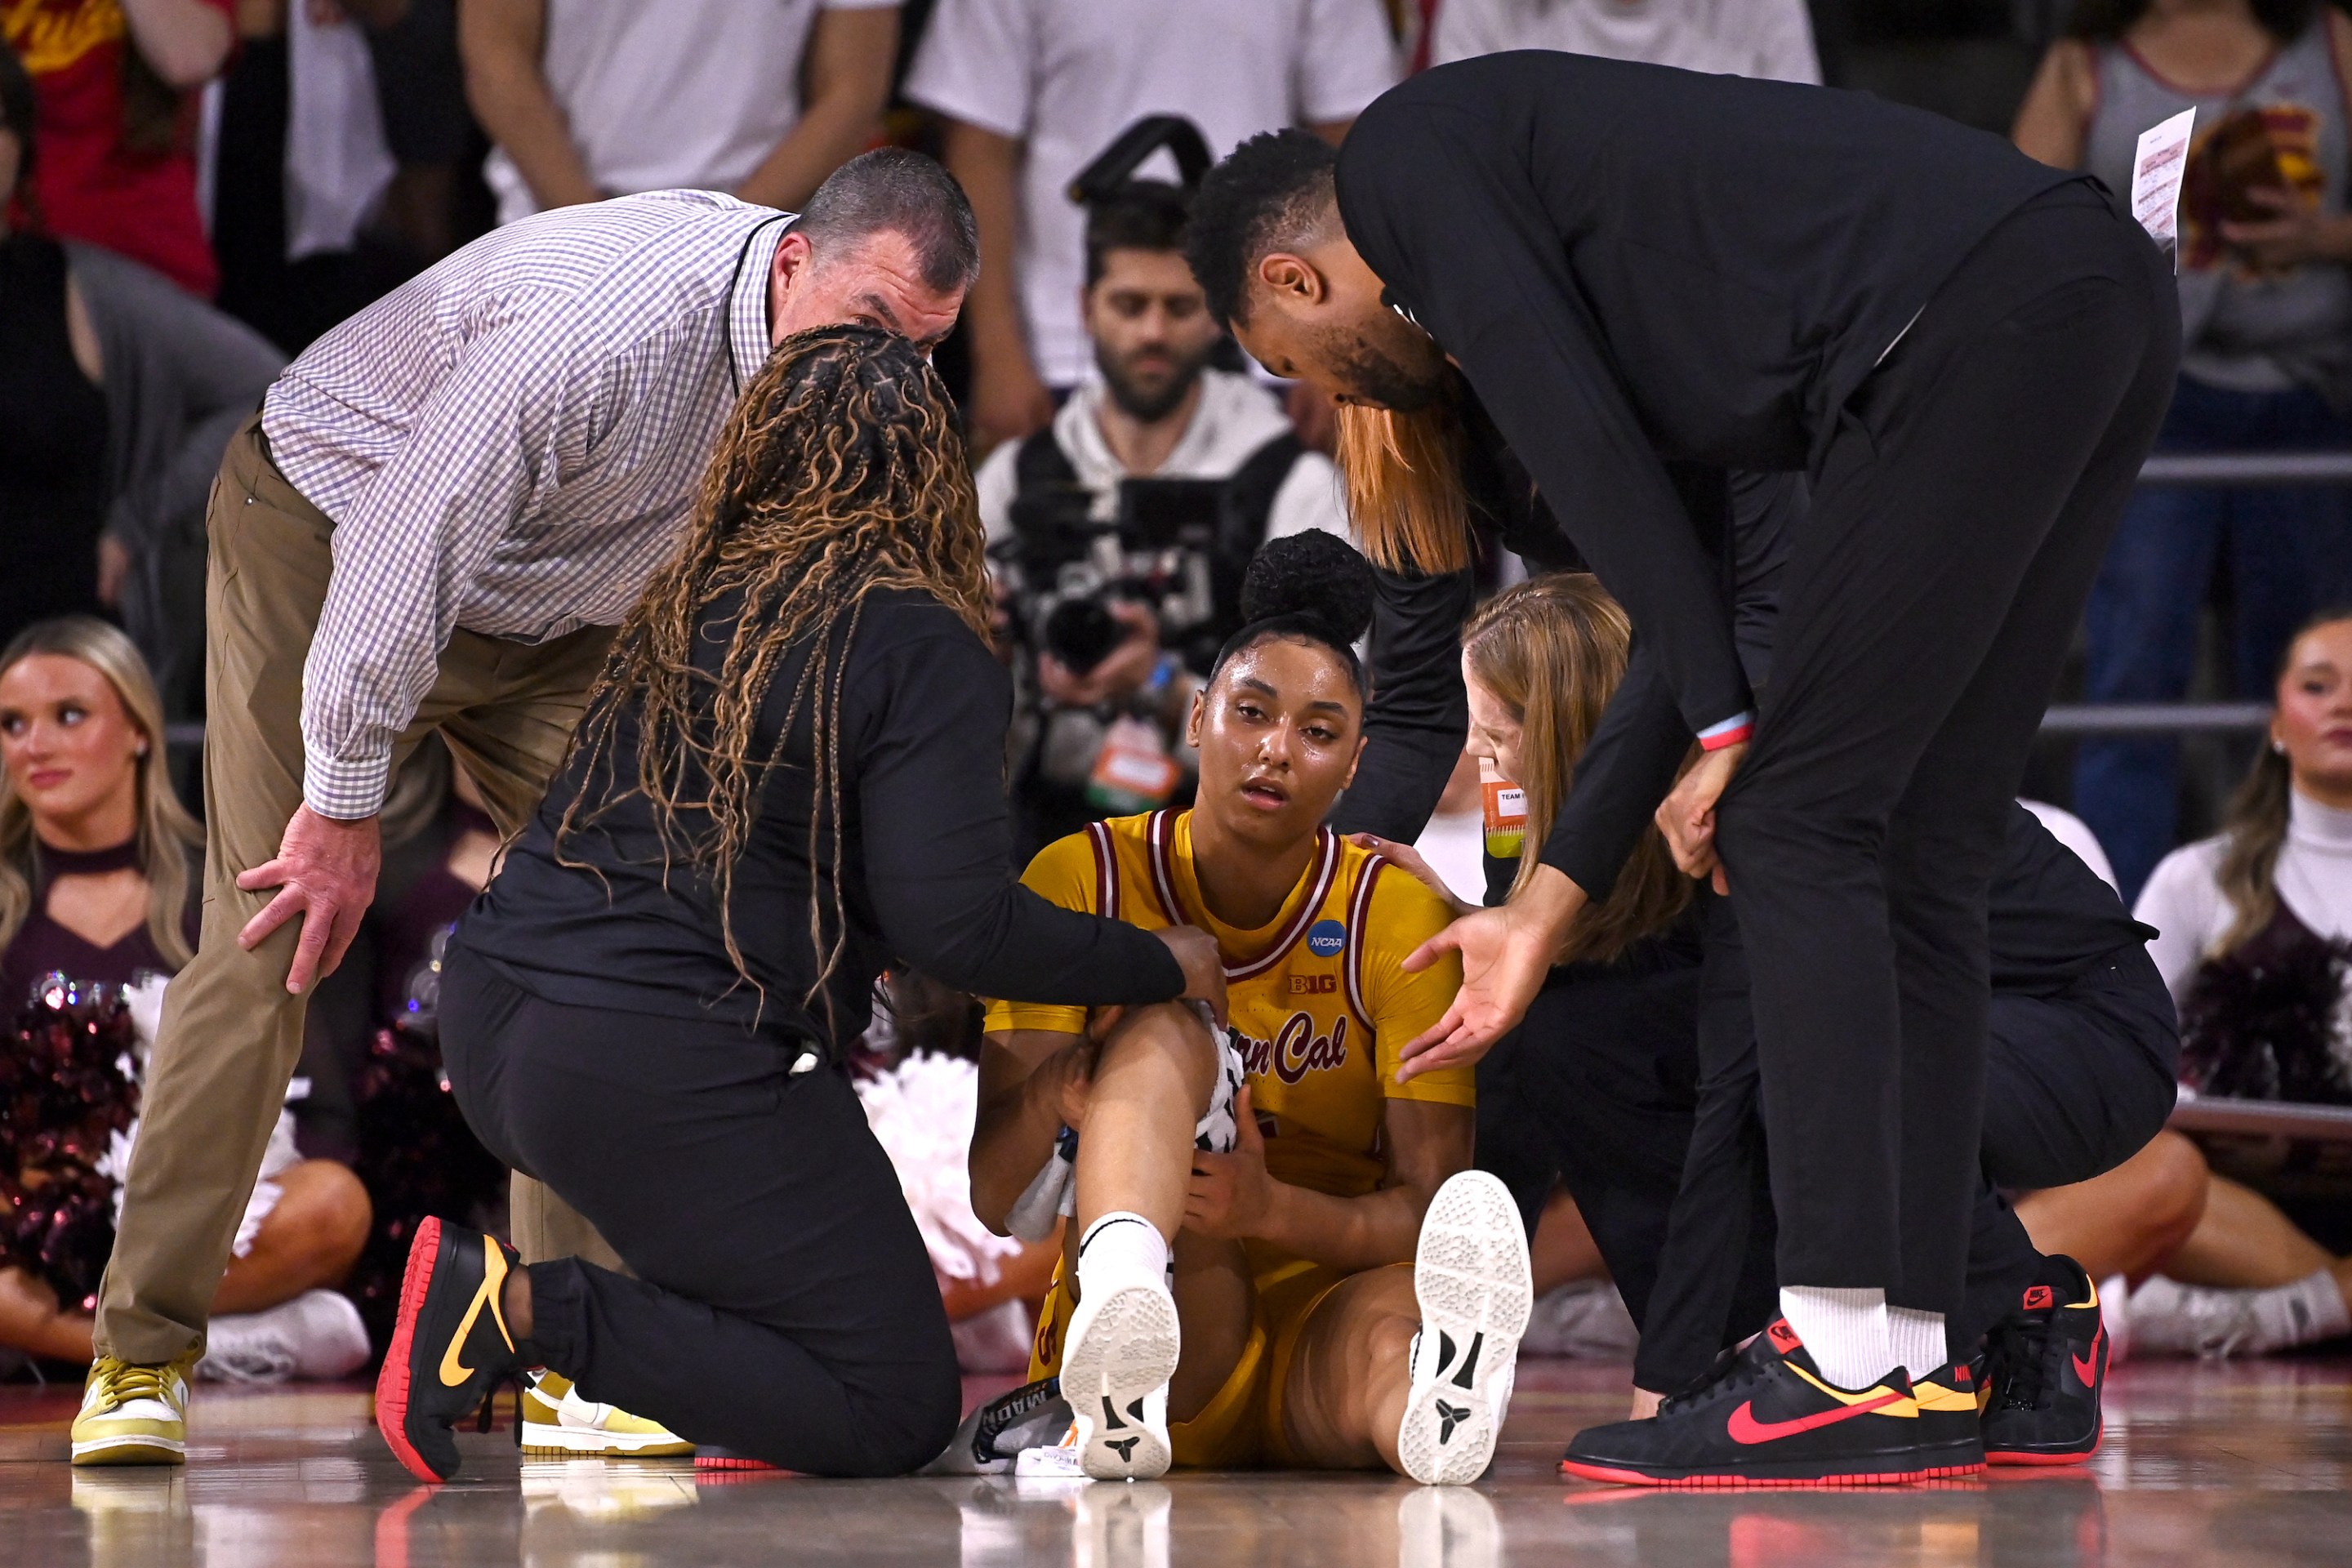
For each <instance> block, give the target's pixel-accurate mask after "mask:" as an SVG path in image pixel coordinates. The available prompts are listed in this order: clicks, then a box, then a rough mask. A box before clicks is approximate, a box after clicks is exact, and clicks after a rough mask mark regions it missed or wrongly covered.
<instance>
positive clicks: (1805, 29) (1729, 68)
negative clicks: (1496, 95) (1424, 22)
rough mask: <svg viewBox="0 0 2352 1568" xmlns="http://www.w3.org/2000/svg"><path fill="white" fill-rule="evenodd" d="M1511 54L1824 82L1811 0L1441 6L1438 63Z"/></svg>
mask: <svg viewBox="0 0 2352 1568" xmlns="http://www.w3.org/2000/svg"><path fill="white" fill-rule="evenodd" d="M1505 49H1559V50H1560V51H1562V52H1563V53H1566V54H1571V55H1599V56H1601V57H1602V58H1605V59H1612V60H1642V61H1645V62H1647V63H1648V64H1650V65H1654V66H1676V67H1679V68H1682V69H1684V70H1694V71H1708V72H1711V73H1713V74H1715V75H1717V76H1752V77H1762V78H1765V79H1768V80H1772V81H1801V82H1807V83H1811V84H1812V85H1815V86H1818V85H1820V82H1821V79H1822V62H1821V57H1820V56H1819V55H1818V54H1816V53H1815V52H1814V49H1813V24H1812V19H1811V17H1810V16H1807V15H1806V14H1805V0H1440V3H1439V5H1438V8H1437V21H1436V25H1435V31H1434V32H1433V34H1432V36H1431V42H1430V63H1431V64H1432V65H1444V64H1445V63H1447V62H1448V61H1450V60H1466V59H1468V58H1471V57H1472V56H1474V55H1492V54H1499V53H1501V52H1502V51H1503V50H1505Z"/></svg>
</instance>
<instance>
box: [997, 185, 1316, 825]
mask: <svg viewBox="0 0 2352 1568" xmlns="http://www.w3.org/2000/svg"><path fill="white" fill-rule="evenodd" d="M1190 210H1191V197H1190V195H1189V194H1188V193H1187V192H1186V191H1184V190H1183V189H1181V187H1179V186H1176V185H1172V184H1163V183H1160V182H1158V181H1122V182H1120V183H1119V184H1118V185H1117V186H1116V187H1115V188H1113V189H1111V190H1110V191H1108V192H1107V193H1105V194H1103V195H1100V196H1099V197H1098V198H1097V199H1096V200H1095V201H1093V202H1092V203H1091V204H1090V205H1089V208H1088V213H1087V241H1086V245H1087V248H1086V287H1085V289H1084V292H1083V293H1082V294H1081V296H1080V305H1081V309H1082V310H1083V312H1084V315H1085V318H1086V325H1087V338H1088V340H1089V341H1090V342H1092V343H1093V345H1094V355H1095V364H1096V366H1097V369H1098V370H1099V371H1100V372H1101V379H1100V380H1099V381H1098V382H1097V383H1095V384H1090V385H1087V386H1084V387H1081V388H1080V389H1079V390H1078V391H1076V393H1074V394H1073V395H1071V396H1070V398H1069V400H1068V401H1067V402H1066V404H1064V405H1063V406H1062V409H1061V412H1060V413H1059V414H1058V415H1057V416H1055V420H1054V422H1053V424H1052V425H1050V426H1047V427H1046V428H1045V429H1044V430H1040V431H1038V432H1037V433H1036V434H1034V435H1033V436H1030V437H1027V438H1026V439H1024V440H1022V441H1018V442H1010V443H1007V444H1006V445H1004V446H1002V447H998V448H997V449H996V451H995V452H993V453H992V454H991V455H990V457H989V459H988V461H987V462H986V463H984V464H982V467H981V469H980V473H979V475H978V484H979V489H980V515H981V521H982V523H983V524H984V525H985V526H986V528H987V530H988V540H989V556H990V561H991V563H992V567H993V568H994V571H995V573H996V581H997V588H998V594H999V596H1000V598H1001V599H1002V600H1003V601H1004V603H1005V608H1006V611H1007V614H1008V616H1009V618H1010V622H1011V626H1010V630H1011V633H1012V640H1013V644H1014V646H1015V647H1016V648H1017V650H1018V652H1017V654H1016V658H1015V675H1016V679H1017V683H1018V690H1019V692H1020V697H1019V700H1018V707H1017V710H1016V715H1015V719H1014V726H1013V747H1014V750H1013V778H1014V802H1015V806H1016V810H1017V812H1018V814H1019V817H1020V823H1019V826H1020V832H1021V836H1022V837H1023V839H1024V843H1023V844H1022V845H1021V846H1020V848H1021V849H1022V850H1023V851H1024V852H1034V850H1035V849H1037V848H1038V847H1042V846H1043V845H1045V844H1050V843H1052V842H1053V841H1054V840H1055V839H1056V838H1058V837H1062V836H1064V835H1065V834H1068V833H1073V832H1076V830H1077V829H1078V828H1080V827H1082V826H1085V824H1087V822H1089V821H1093V820H1095V819H1096V818H1098V817H1101V816H1109V815H1114V814H1118V813H1125V812H1136V811H1144V810H1149V809H1150V808H1152V807H1154V806H1158V805H1165V804H1167V803H1168V802H1169V801H1171V799H1173V798H1175V797H1176V796H1177V795H1179V794H1180V793H1181V792H1182V791H1184V790H1185V789H1188V788H1189V787H1190V783H1191V773H1192V769H1191V765H1190V763H1189V759H1186V758H1185V757H1184V748H1183V744H1182V740H1181V728H1182V719H1183V716H1184V713H1185V710H1186V707H1187V705H1188V704H1189V703H1190V702H1191V700H1192V692H1193V690H1194V689H1196V688H1197V687H1198V686H1199V685H1200V684H1201V679H1202V671H1204V670H1206V669H1207V668H1208V667H1209V661H1210V660H1211V659H1213V658H1214V657H1215V652H1216V649H1217V647H1218V645H1219V644H1220V643H1221V642H1222V641H1223V639H1224V638H1225V637H1227V636H1229V635H1231V634H1232V632H1233V631H1234V630H1235V629H1236V628H1237V627H1238V626H1240V625H1241V618H1240V602H1239V601H1240V588H1241V579H1242V574H1243V572H1244V570H1245V569H1246V568H1247V566H1248V564H1249V558H1250V556H1251V555H1252V554H1253V553H1254V552H1255V551H1256V549H1257V547H1258V546H1259V545H1260V544H1262V543H1264V542H1265V541H1266V540H1268V539H1276V538H1280V537H1282V536H1284V535H1286V534H1292V533H1297V532H1299V531H1302V530H1305V529H1309V528H1321V529H1326V530H1328V531H1331V532H1333V533H1337V534H1339V535H1341V536H1342V537H1344V536H1345V535H1346V533H1347V531H1348V530H1347V517H1346V513H1345V511H1344V510H1343V509H1342V506H1341V502H1340V499H1339V487H1338V483H1337V478H1336V475H1335V474H1334V471H1333V469H1332V467H1331V465H1330V463H1329V462H1328V460H1327V459H1326V458H1323V457H1322V456H1320V455H1319V454H1318V453H1315V452H1311V451H1308V450H1307V449H1306V448H1304V447H1302V446H1301V445H1300V444H1299V441H1298V437H1297V435H1296V434H1295V433H1294V432H1293V430H1292V428H1291V426H1290V422H1289V420H1288V419H1287V418H1286V416H1284V414H1283V411H1282V407H1281V405H1280V404H1279V403H1278V402H1277V401H1276V398H1275V396H1274V395H1272V393H1271V392H1270V391H1269V390H1268V389H1267V388H1266V387H1265V385H1263V384H1259V383H1257V382H1255V381H1253V380H1252V379H1251V378H1250V377H1249V376H1247V375H1244V374H1239V373H1237V372H1234V371H1227V370H1220V369H1216V368H1214V367H1213V366H1212V364H1211V363H1210V362H1211V360H1212V358H1213V356H1214V354H1215V353H1216V351H1217V348H1218V346H1219V344H1220V343H1221V342H1223V331H1222V330H1221V329H1220V328H1219V327H1218V325H1217V323H1216V322H1215V321H1214V320H1213V318H1212V317H1211V316H1210V314H1209V311H1208V307H1207V303H1206V301H1205V300H1204V299H1203V297H1202V292H1201V286H1200V284H1199V283H1197V282H1195V281H1194V280H1193V278H1192V268H1190V267H1189V266H1187V265H1186V263H1185V260H1184V248H1183V247H1184V237H1185V223H1186V218H1187V216H1188V214H1189V212H1190Z"/></svg>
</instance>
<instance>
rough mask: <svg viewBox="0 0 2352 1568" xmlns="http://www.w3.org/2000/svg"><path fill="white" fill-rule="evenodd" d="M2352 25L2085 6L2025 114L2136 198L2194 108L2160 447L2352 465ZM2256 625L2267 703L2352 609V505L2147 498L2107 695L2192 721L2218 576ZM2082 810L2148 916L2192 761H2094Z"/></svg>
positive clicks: (2120, 579)
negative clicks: (2347, 607) (2220, 562)
mask: <svg viewBox="0 0 2352 1568" xmlns="http://www.w3.org/2000/svg"><path fill="white" fill-rule="evenodd" d="M2347 82H2352V22H2347V20H2346V18H2345V17H2344V16H2341V15H2339V14H2338V13H2336V11H2335V10H2334V9H2333V8H2332V7H2330V6H2327V5H2323V4H2321V3H2319V0H2215V3H2212V4H2206V5H2169V4H2157V3H2154V0H2083V3H2082V4H2080V5H2077V6H2076V7H2075V11H2074V21H2073V24H2072V26H2071V36H2070V37H2066V38H2063V39H2062V40H2061V41H2060V42H2058V43H2057V44H2056V45H2054V46H2053V47H2052V48H2051V51H2050V53H2049V55H2048V57H2047V58H2045V59H2044V60H2043V61H2042V69H2041V73H2040V74H2039V76H2037V77H2036V79H2035V80H2034V83H2033V88H2032V91H2031V92H2030V93H2029V94H2028V96H2027V98H2026V101H2025V105H2024V107H2023V108H2022V109H2021V110H2019V113H2018V118H2017V128H2016V139H2017V143H2018V145H2019V146H2020V147H2021V148H2023V149H2024V150H2025V151H2026V152H2027V153H2032V155H2033V156H2034V157H2037V158H2039V159H2041V160H2042V162H2044V163H2053V164H2057V165H2059V166H2061V167H2064V168H2077V167H2079V168H2086V169H2088V170H2090V171H2091V172H2092V173H2093V174H2097V175H2098V176H2099V177H2100V178H2101V179H2102V180H2104V181H2105V182H2106V184H2108V186H2109V187H2111V188H2112V189H2115V190H2117V191H2127V190H2129V189H2130V188H2131V176H2132V159H2133V153H2134V150H2135V148H2136V146H2137V141H2138V138H2139V134H2140V132H2143V131H2145V130H2147V128H2148V127H2149V126H2151V125H2154V124H2156V123H2157V122H2158V121H2161V120H2164V119H2166V118H2168V117H2169V116H2171V115H2173V114H2176V113H2178V112H2179V111H2180V110H2185V109H2191V108H2193V109H2195V110H2197V130H2198V137H2197V141H2196V142H2195V143H2194V145H2193V146H2192V148H2191V151H2190V153H2189V176H2188V179H2187V181H2186V183H2185V185H2184V188H2183V190H2182V194H2181V211H2180V250H2179V259H2180V304H2181V311H2182V316H2183V326H2184V329H2185V342H2186V347H2187V353H2186V354H2185V355H2184V357H2183V359H2182V363H2181V375H2180V382H2179V389H2178V391H2177V392H2176V394H2175V396H2174V400H2173V405H2172V409H2171V413H2170V414H2169V416H2168V417H2167V419H2166V422H2165V426H2164V430H2163V433H2162V435H2161V436H2160V437H2158V443H2157V445H2158V449H2159V450H2166V451H2176V452H2181V451H2261V450H2277V449H2281V448H2293V447H2339V448H2340V447H2347V446H2352V423H2347V420H2346V418H2345V416H2344V414H2343V412H2342V411H2343V409H2344V408H2345V406H2346V405H2347V400H2352V274H2347V264H2352V217H2347V215H2346V211H2345V208H2346V195H2345V193H2346V181H2347V174H2348V173H2352V171H2347V134H2346V115H2347V100H2346V89H2347ZM2217 557H2221V558H2222V559H2224V560H2226V563H2227V572H2228V580H2229V583H2230V585H2231V587H2230V591H2231V600H2232V602H2233V607H2234V616H2235V625H2234V626H2233V627H2232V628H2231V635H2230V636H2229V637H2228V639H2227V641H2226V643H2225V647H2227V649H2228V656H2229V664H2230V666H2231V671H2230V675H2229V677H2228V679H2229V681H2230V684H2231V686H2232V687H2233V688H2234V689H2236V690H2237V691H2238V692H2239V693H2240V694H2241V695H2243V696H2248V697H2252V696H2256V695H2259V694H2260V692H2261V690H2262V688H2263V681H2264V680H2265V679H2268V677H2269V675H2270V672H2271V671H2272V670H2273V668H2276V666H2277V664H2278V658H2279V654H2280V652H2281V650H2282V649H2283V648H2284V646H2285V643H2286V639H2287V637H2288V636H2289V635H2290V634H2291V633H2292V631H2293V629H2294V627H2295V626H2297V625H2298V624H2299V623H2301V622H2302V621H2303V619H2304V618H2305V616H2308V615H2310V614H2311V612H2312V611H2313V610H2314V609H2315V608H2316V607H2317V606H2319V605H2325V604H2328V603H2331V602H2333V601H2334V600H2336V599H2337V598H2340V597H2343V596H2345V595H2347V593H2352V501H2347V497H2346V496H2345V495H2344V494H2343V493H2342V492H2341V491H2338V490H2334V489H2314V488H2310V487H2301V486H2295V487H2287V488H2276V487H2269V488H2254V487H2249V488H2245V489H2224V488H2215V487H2210V486H2195V487H2176V486H2161V487H2151V488H2149V489H2143V490H2142V491H2140V493H2139V494H2138V495H2137V496H2135V497H2134V498H2133V500H2132V503H2131V505H2130V507H2129V509H2128V510H2126V512H2125V515H2124V520H2123V523H2122V526H2121V528H2120V530H2119V531H2117V533H2116V542H2115V545H2114V547H2113V549H2112V550H2111V551H2110V552H2108V556H2107V560H2106V564H2105V568H2104V569H2103V570H2102V572H2101V574H2100V576H2099V580H2098V584H2097V585H2096V586H2095V588H2094V590H2093V591H2092V595H2091V601H2090V608H2089V612H2088V616H2087V618H2086V623H2085V624H2086V627H2087V632H2088V660H2087V665H2086V669H2085V678H2086V681H2085V684H2086V688H2087V695H2088V697H2089V698H2090V700H2092V701H2095V702H2148V701H2166V700H2178V699H2179V698H2180V697H2181V696H2182V695H2184V694H2185V693H2186V692H2187V690H2188V689H2189V679H2190V677H2191V674H2192V672H2193V670H2194V667H2195V665H2196V660H2197V651H2198V624H2199V618H2200V613H2201V611H2202V610H2203V607H2204V605H2205V602H2206V598H2207V595H2208V590H2209V588H2210V586H2211V584H2212V582H2213V579H2214V574H2215V565H2216V558H2217ZM2078 759H2079V760H2078V762H2077V765H2076V772H2075V777H2074V809H2075V810H2076V811H2077V812H2079V813H2081V815H2082V816H2083V817H2084V820H2085V821H2087V822H2088V823H2089V824H2090V825H2091V827H2092V829H2093V830H2094V831H2095V832H2096V833H2097V834H2098V836H2099V841H2100V842H2101V843H2102V844H2104V845H2105V847H2106V850H2107V853H2108V855H2109V856H2110V857H2112V858H2113V859H2114V861H2115V867H2116V875H2117V877H2118V879H2119V886H2120V887H2121V888H2122V889H2123V893H2124V896H2125V897H2126V899H2129V898H2133V897H2136V896H2137V894H2138V892H2139V889H2140V888H2141V886H2142V884H2143V883H2145V882H2146V880H2147V876H2148V873H2149V871H2150V870H2151V869H2152V868H2154V867H2155V865H2156V862H2157V860H2158V858H2159V857H2160V856H2162V855H2163V854H2164V853H2165V851H2166V850H2167V849H2168V848H2170V847H2171V846H2172V843H2173V836H2174V822H2175V816H2176V811H2177V797H2178V795H2179V777H2178V775H2179V745H2178V744H2177V743H2176V742H2173V741H2171V740H2169V739H2138V738H2134V739H2112V740H2096V741H2085V742H2083V743H2082V747H2081V750H2080V752H2078Z"/></svg>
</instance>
